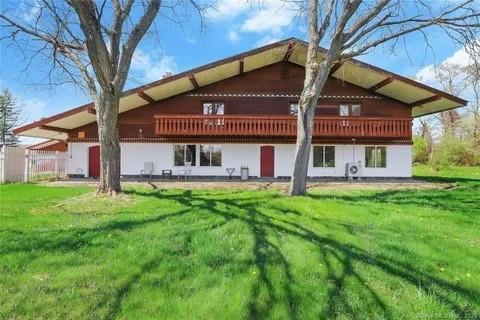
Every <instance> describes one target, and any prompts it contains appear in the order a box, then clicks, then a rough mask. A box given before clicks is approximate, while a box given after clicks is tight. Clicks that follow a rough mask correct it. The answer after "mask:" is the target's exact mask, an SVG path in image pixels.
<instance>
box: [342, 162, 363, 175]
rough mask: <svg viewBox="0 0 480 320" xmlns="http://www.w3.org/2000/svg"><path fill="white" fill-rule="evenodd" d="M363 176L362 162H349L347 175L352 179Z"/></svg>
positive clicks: (346, 168)
mask: <svg viewBox="0 0 480 320" xmlns="http://www.w3.org/2000/svg"><path fill="white" fill-rule="evenodd" d="M361 176H362V163H361V162H360V161H358V162H347V164H346V165H345V177H346V178H350V179H358V178H360V177H361Z"/></svg>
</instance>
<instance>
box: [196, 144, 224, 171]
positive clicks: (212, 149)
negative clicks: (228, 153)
mask: <svg viewBox="0 0 480 320" xmlns="http://www.w3.org/2000/svg"><path fill="white" fill-rule="evenodd" d="M200 166H202V167H221V166H222V146H220V145H200Z"/></svg>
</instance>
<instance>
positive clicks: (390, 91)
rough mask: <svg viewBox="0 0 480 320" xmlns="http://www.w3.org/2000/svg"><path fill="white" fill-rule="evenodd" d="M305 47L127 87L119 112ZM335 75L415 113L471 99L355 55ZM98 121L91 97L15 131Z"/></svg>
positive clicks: (31, 132)
mask: <svg viewBox="0 0 480 320" xmlns="http://www.w3.org/2000/svg"><path fill="white" fill-rule="evenodd" d="M307 47H308V44H307V43H306V42H304V41H302V40H299V39H295V38H290V39H286V40H283V41H279V42H276V43H273V44H270V45H266V46H263V47H260V48H257V49H254V50H251V51H247V52H245V53H242V54H239V55H235V56H232V57H229V58H226V59H223V60H219V61H216V62H214V63H210V64H207V65H204V66H201V67H198V68H195V69H192V70H189V71H185V72H182V73H179V74H176V75H172V76H169V77H167V78H164V79H161V80H158V81H155V82H152V83H149V84H147V85H144V86H141V87H137V88H134V89H131V90H128V91H125V92H124V93H123V94H122V97H121V98H120V106H119V112H120V113H123V112H126V111H129V110H131V109H135V108H138V107H141V106H144V105H147V104H149V103H152V102H155V101H159V100H162V99H166V98H169V97H172V96H175V95H178V94H181V93H185V92H188V91H191V90H194V89H196V88H200V87H203V86H206V85H209V84H212V83H214V82H218V81H221V80H224V79H227V78H231V77H234V76H238V75H241V74H243V73H245V72H249V71H253V70H256V69H259V68H262V67H265V66H268V65H271V64H274V63H277V62H281V61H289V62H292V63H295V64H298V65H300V66H305V61H306V54H307ZM319 58H320V59H321V58H322V57H319ZM331 76H332V77H334V78H337V79H339V80H342V81H346V82H350V83H352V84H355V85H357V86H360V87H362V88H365V89H368V90H370V91H371V92H372V93H377V94H380V95H383V96H386V97H389V98H392V99H395V100H398V101H401V102H404V103H407V104H409V105H411V107H412V116H413V117H420V116H423V115H427V114H431V113H435V112H440V111H444V110H449V109H453V108H458V107H461V106H464V105H466V103H467V101H465V100H463V99H460V98H458V97H455V96H452V95H450V94H448V93H445V92H443V91H440V90H437V89H435V88H431V87H429V86H426V85H424V84H422V83H419V82H417V81H414V80H411V79H408V78H406V77H403V76H400V75H398V74H395V73H392V72H389V71H386V70H383V69H380V68H377V67H375V66H372V65H369V64H367V63H364V62H361V61H358V60H354V59H352V60H348V61H342V62H339V63H337V64H336V65H335V67H334V68H332V71H331ZM95 121H96V116H95V109H94V105H93V103H90V104H87V105H84V106H81V107H78V108H75V109H71V110H68V111H66V112H63V113H59V114H57V115H54V116H51V117H48V118H43V119H41V120H39V121H35V122H33V123H30V124H27V125H25V126H22V127H19V128H16V129H15V130H14V132H15V134H18V135H22V136H31V137H39V138H47V139H55V140H66V138H67V132H68V131H69V130H72V129H75V128H78V127H81V126H83V125H86V124H89V123H92V122H95Z"/></svg>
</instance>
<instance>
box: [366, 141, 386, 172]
mask: <svg viewBox="0 0 480 320" xmlns="http://www.w3.org/2000/svg"><path fill="white" fill-rule="evenodd" d="M365 167H367V168H386V167H387V147H380V146H372V147H365Z"/></svg>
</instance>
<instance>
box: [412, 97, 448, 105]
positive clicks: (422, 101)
mask: <svg viewBox="0 0 480 320" xmlns="http://www.w3.org/2000/svg"><path fill="white" fill-rule="evenodd" d="M440 99H442V97H440V96H439V95H434V96H432V97H429V98H426V99H422V100H418V101H415V102H412V103H410V106H411V107H416V106H421V105H423V104H427V103H430V102H434V101H437V100H440Z"/></svg>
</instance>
